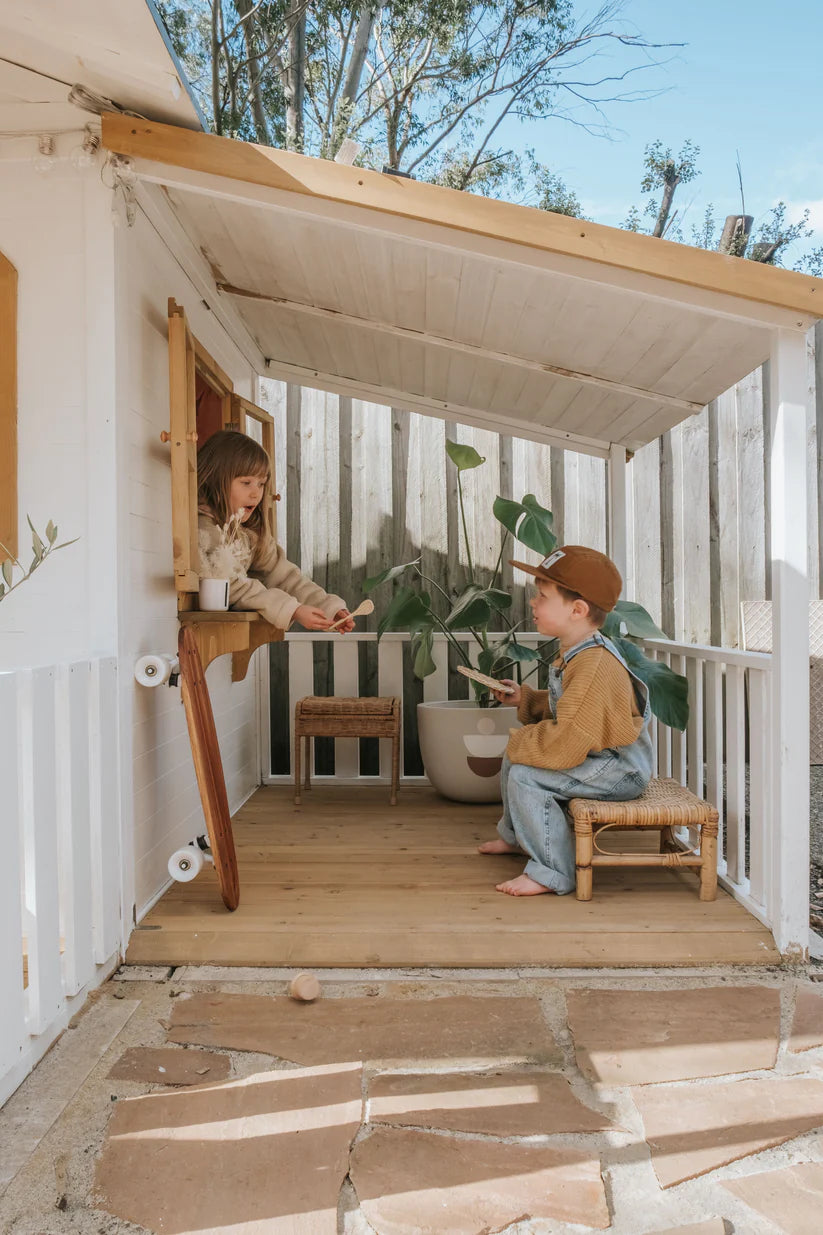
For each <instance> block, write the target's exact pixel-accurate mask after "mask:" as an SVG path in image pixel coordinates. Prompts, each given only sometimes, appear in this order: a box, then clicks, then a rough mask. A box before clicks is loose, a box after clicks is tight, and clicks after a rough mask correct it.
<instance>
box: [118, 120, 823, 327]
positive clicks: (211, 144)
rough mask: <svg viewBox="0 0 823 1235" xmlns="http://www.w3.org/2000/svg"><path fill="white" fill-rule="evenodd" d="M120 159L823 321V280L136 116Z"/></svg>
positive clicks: (125, 126)
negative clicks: (395, 218) (433, 227)
mask: <svg viewBox="0 0 823 1235" xmlns="http://www.w3.org/2000/svg"><path fill="white" fill-rule="evenodd" d="M103 145H104V146H105V147H106V148H107V149H109V150H112V151H115V152H116V153H118V154H121V155H126V156H133V157H136V158H144V159H149V160H155V161H158V162H160V163H166V164H171V165H172V166H176V167H185V168H189V169H191V170H193V171H198V172H203V173H206V174H209V175H216V176H221V177H224V178H227V179H231V180H240V181H246V182H248V183H251V184H257V185H261V186H264V187H269V188H273V189H278V190H282V191H286V192H289V193H296V194H301V195H304V196H309V197H319V198H324V199H326V200H329V201H336V202H340V203H344V204H347V205H355V206H360V207H364V208H367V209H371V210H378V211H382V212H384V213H389V214H394V215H399V216H401V217H405V218H410V219H414V220H418V221H419V220H422V221H425V222H429V223H435V224H441V225H443V226H446V227H450V228H454V229H457V230H460V231H468V232H472V233H476V234H478V235H482V236H488V237H491V238H494V239H501V240H508V241H510V242H512V243H515V244H520V245H526V246H529V247H532V248H535V249H538V250H542V251H547V252H554V253H560V254H564V255H567V256H573V257H578V258H585V259H587V260H590V261H593V262H598V263H601V264H605V265H608V266H614V267H618V268H621V269H625V270H628V271H636V272H641V273H645V274H649V275H652V276H654V277H656V278H660V279H665V280H668V281H671V282H675V283H683V284H686V285H688V286H692V287H698V288H702V289H704V290H706V291H712V292H721V293H725V294H727V295H731V296H734V297H736V298H740V299H744V300H754V301H758V302H760V303H762V304H769V305H773V306H775V307H777V308H782V309H789V310H790V311H792V312H797V313H803V314H811V315H812V316H813V317H823V280H821V279H814V278H812V277H811V276H809V275H804V274H799V273H798V272H796V271H792V270H783V269H780V268H779V267H773V266H764V265H762V264H760V263H757V262H751V261H747V260H746V259H744V258H737V257H728V256H726V255H725V254H722V253H713V252H707V251H705V250H703V249H697V248H693V247H691V246H688V245H681V244H675V243H674V242H672V241H668V240H660V239H658V238H656V237H651V236H642V235H638V234H636V233H634V232H628V231H624V230H622V229H621V228H615V227H605V226H603V225H602V224H598V223H588V222H585V221H583V220H580V219H572V218H568V217H567V216H565V215H559V214H553V213H549V212H547V211H542V210H536V209H533V208H531V207H528V206H517V205H513V204H512V203H510V202H501V201H496V200H494V199H492V198H485V197H480V196H476V195H474V194H471V193H461V192H459V191H457V190H455V189H446V188H442V187H441V186H439V185H432V184H425V183H422V182H419V181H415V180H410V179H405V178H404V177H398V176H384V175H382V174H381V173H379V172H373V171H367V170H364V169H363V168H356V167H349V166H346V165H345V164H341V163H335V162H333V161H331V160H328V159H314V158H308V157H306V156H305V155H300V154H295V153H293V152H291V151H284V150H275V149H273V148H270V147H264V146H256V145H253V144H252V143H250V142H240V141H234V140H232V139H231V138H226V137H217V136H215V135H214V134H211V133H194V132H191V131H190V130H188V129H180V128H176V127H174V126H173V125H164V124H156V123H154V122H151V121H146V120H137V119H135V118H133V117H129V116H120V115H114V114H111V113H106V114H105V115H104V116H103Z"/></svg>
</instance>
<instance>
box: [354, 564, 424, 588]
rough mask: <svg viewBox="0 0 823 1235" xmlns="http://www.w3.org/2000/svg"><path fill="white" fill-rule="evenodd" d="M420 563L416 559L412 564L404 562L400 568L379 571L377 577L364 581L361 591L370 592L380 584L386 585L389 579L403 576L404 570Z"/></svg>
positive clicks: (393, 567)
mask: <svg viewBox="0 0 823 1235" xmlns="http://www.w3.org/2000/svg"><path fill="white" fill-rule="evenodd" d="M419 561H420V558H419V557H416V558H415V559H414V561H413V562H405V563H404V564H403V565H402V566H387V567H386V569H385V570H381V571H380V574H379V575H372V576H371V578H370V579H366V581H365V582H364V584H363V591H364V592H366V593H369V592H371V591H372V590H373V589H374V588H376V587H379V586H380V584H381V583H388V582H389V580H391V579H397V578H398V577H399V576H400V575H402V574H403V571H404V570H408V569H409V567H410V566H416V565H417V563H418V562H419Z"/></svg>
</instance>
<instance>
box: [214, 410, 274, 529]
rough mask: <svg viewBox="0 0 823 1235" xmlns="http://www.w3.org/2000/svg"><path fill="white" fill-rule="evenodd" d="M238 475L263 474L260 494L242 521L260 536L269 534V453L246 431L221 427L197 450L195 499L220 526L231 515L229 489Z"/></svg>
mask: <svg viewBox="0 0 823 1235" xmlns="http://www.w3.org/2000/svg"><path fill="white" fill-rule="evenodd" d="M238 476H265V477H266V483H265V486H264V488H263V497H262V499H261V501H260V503H259V504H258V505H257V506H256V507H255V509H254V510H253V512H252V513H251V515H250V516H249V518H248V519H247V520H246V522H245V523H244V524H243V526H244V527H247V528H251V529H252V531H255V532H257V533H258V535H261V536H267V535H271V523H270V520H269V508H270V485H271V474H270V464H269V456H268V455H267V454H266V452H265V450H264V449H263V447H262V446H260V445H259V444H258V443H257V442H256V441H255V440H254V438H252V437H247V435H246V434H245V433H237V432H235V431H234V430H233V429H220V430H219V431H218V432H217V433H213V434H212V436H211V437H210V438H209V440H208V441H207V442H205V443H204V444H203V445H202V446H201V447H200V449H199V450H198V452H197V500H198V504H199V505H200V506H207V507H208V509H209V512H210V513H211V514H212V515H213V516H214V518H215V520H216V521H217V522H218V523H219V524H220V526H221V527H222V526H223V524H225V523H227V522H228V519H229V517H230V515H231V513H232V512H231V508H230V506H229V493H230V491H231V486H232V481H234V480H236V479H237V477H238Z"/></svg>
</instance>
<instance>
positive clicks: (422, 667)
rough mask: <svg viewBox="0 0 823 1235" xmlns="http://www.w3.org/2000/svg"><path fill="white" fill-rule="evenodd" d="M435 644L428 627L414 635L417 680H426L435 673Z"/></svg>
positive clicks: (414, 664)
mask: <svg viewBox="0 0 823 1235" xmlns="http://www.w3.org/2000/svg"><path fill="white" fill-rule="evenodd" d="M433 643H434V639H433V635H432V629H431V627H428V628H426V629H424V630H417V631H415V633H414V634H413V635H412V640H411V654H412V667H413V669H414V676H415V677H416V678H420V679H421V680H422V679H423V678H426V677H428V676H429V674H430V673H434V671H435V669H436V668H437V665H436V664H435V663H434V659H433V657H432V645H433Z"/></svg>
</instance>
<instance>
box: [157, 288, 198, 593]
mask: <svg viewBox="0 0 823 1235" xmlns="http://www.w3.org/2000/svg"><path fill="white" fill-rule="evenodd" d="M195 389H196V383H195V345H194V340H193V338H192V336H191V334H190V332H189V328H188V324H187V322H186V314H185V310H184V309H182V308H181V307H180V305H178V304H177V303H176V302H175V301H174V300H169V414H170V426H169V428H170V432H169V433H168V434H163V435H162V437H163V440H164V441H168V442H169V444H170V446H171V526H172V542H173V547H174V577H175V585H176V587H177V591H178V593H181V592H182V593H187V592H196V591H197V588H198V585H199V560H198V558H199V550H198V544H197V404H196V395H195Z"/></svg>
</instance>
